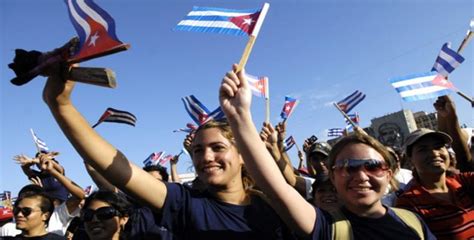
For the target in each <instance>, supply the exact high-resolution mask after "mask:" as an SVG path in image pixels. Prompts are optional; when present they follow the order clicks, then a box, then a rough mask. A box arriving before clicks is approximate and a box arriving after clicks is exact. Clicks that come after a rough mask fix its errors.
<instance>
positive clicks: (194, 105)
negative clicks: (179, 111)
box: [181, 95, 225, 126]
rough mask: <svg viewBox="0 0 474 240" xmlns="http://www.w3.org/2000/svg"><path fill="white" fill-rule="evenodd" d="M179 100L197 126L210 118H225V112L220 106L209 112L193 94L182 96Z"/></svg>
mask: <svg viewBox="0 0 474 240" xmlns="http://www.w3.org/2000/svg"><path fill="white" fill-rule="evenodd" d="M181 100H182V101H183V103H184V108H185V109H186V112H187V113H188V114H189V116H190V117H191V118H192V119H193V120H194V122H195V123H196V124H198V125H199V126H200V125H202V124H204V123H206V122H207V121H209V120H211V119H215V120H221V119H224V118H225V114H224V112H223V111H222V109H221V107H217V108H216V109H215V110H214V111H212V112H211V111H209V109H207V107H206V106H204V104H202V103H201V102H200V101H199V100H198V99H197V98H196V97H195V96H194V95H189V96H186V97H183V98H181Z"/></svg>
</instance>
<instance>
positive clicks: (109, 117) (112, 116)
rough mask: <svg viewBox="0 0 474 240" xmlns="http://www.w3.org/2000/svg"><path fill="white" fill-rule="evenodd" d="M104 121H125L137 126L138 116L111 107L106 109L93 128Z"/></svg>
mask: <svg viewBox="0 0 474 240" xmlns="http://www.w3.org/2000/svg"><path fill="white" fill-rule="evenodd" d="M102 122H115V123H125V124H128V125H132V126H134V127H135V123H136V122H137V118H136V117H135V115H133V114H132V113H130V112H127V111H122V110H117V109H114V108H110V107H109V108H107V109H106V110H105V112H104V113H103V114H102V116H101V117H100V118H99V120H98V121H97V123H96V124H94V125H93V126H92V128H95V127H97V126H98V125H99V124H101V123H102Z"/></svg>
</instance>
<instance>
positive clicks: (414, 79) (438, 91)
mask: <svg viewBox="0 0 474 240" xmlns="http://www.w3.org/2000/svg"><path fill="white" fill-rule="evenodd" d="M444 80H445V77H444V76H442V75H439V74H437V72H428V73H420V74H412V75H408V76H404V77H397V78H392V79H390V83H391V84H392V86H393V87H394V88H395V90H396V91H397V92H398V93H399V94H400V96H401V97H402V99H403V101H405V102H413V101H418V100H424V99H430V98H437V97H439V96H444V95H447V94H449V93H450V92H451V89H450V86H448V85H445V86H443V85H442V84H440V83H443V82H445V81H444Z"/></svg>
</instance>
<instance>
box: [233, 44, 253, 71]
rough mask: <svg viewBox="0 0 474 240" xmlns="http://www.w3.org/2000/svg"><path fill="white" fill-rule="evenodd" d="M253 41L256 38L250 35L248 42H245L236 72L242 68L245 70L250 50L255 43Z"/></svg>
mask: <svg viewBox="0 0 474 240" xmlns="http://www.w3.org/2000/svg"><path fill="white" fill-rule="evenodd" d="M255 40H257V37H256V36H253V35H250V37H249V41H248V42H247V46H245V50H244V53H243V54H242V57H241V58H240V62H239V66H238V68H237V72H240V71H241V70H242V69H243V68H245V65H246V64H247V60H249V56H250V53H251V52H252V48H253V45H254V43H255Z"/></svg>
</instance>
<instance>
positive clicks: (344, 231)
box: [329, 209, 354, 240]
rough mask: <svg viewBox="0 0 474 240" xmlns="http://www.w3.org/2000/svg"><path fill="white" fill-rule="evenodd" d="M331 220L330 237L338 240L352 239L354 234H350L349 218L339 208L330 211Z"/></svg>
mask: <svg viewBox="0 0 474 240" xmlns="http://www.w3.org/2000/svg"><path fill="white" fill-rule="evenodd" d="M329 213H330V214H331V217H332V219H333V221H332V224H331V226H332V234H331V235H332V239H335V240H339V239H344V240H346V239H347V240H352V239H354V236H353V235H352V226H351V223H350V222H349V220H348V219H347V218H346V216H344V214H343V213H342V212H341V210H340V209H338V210H334V211H330V212H329Z"/></svg>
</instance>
